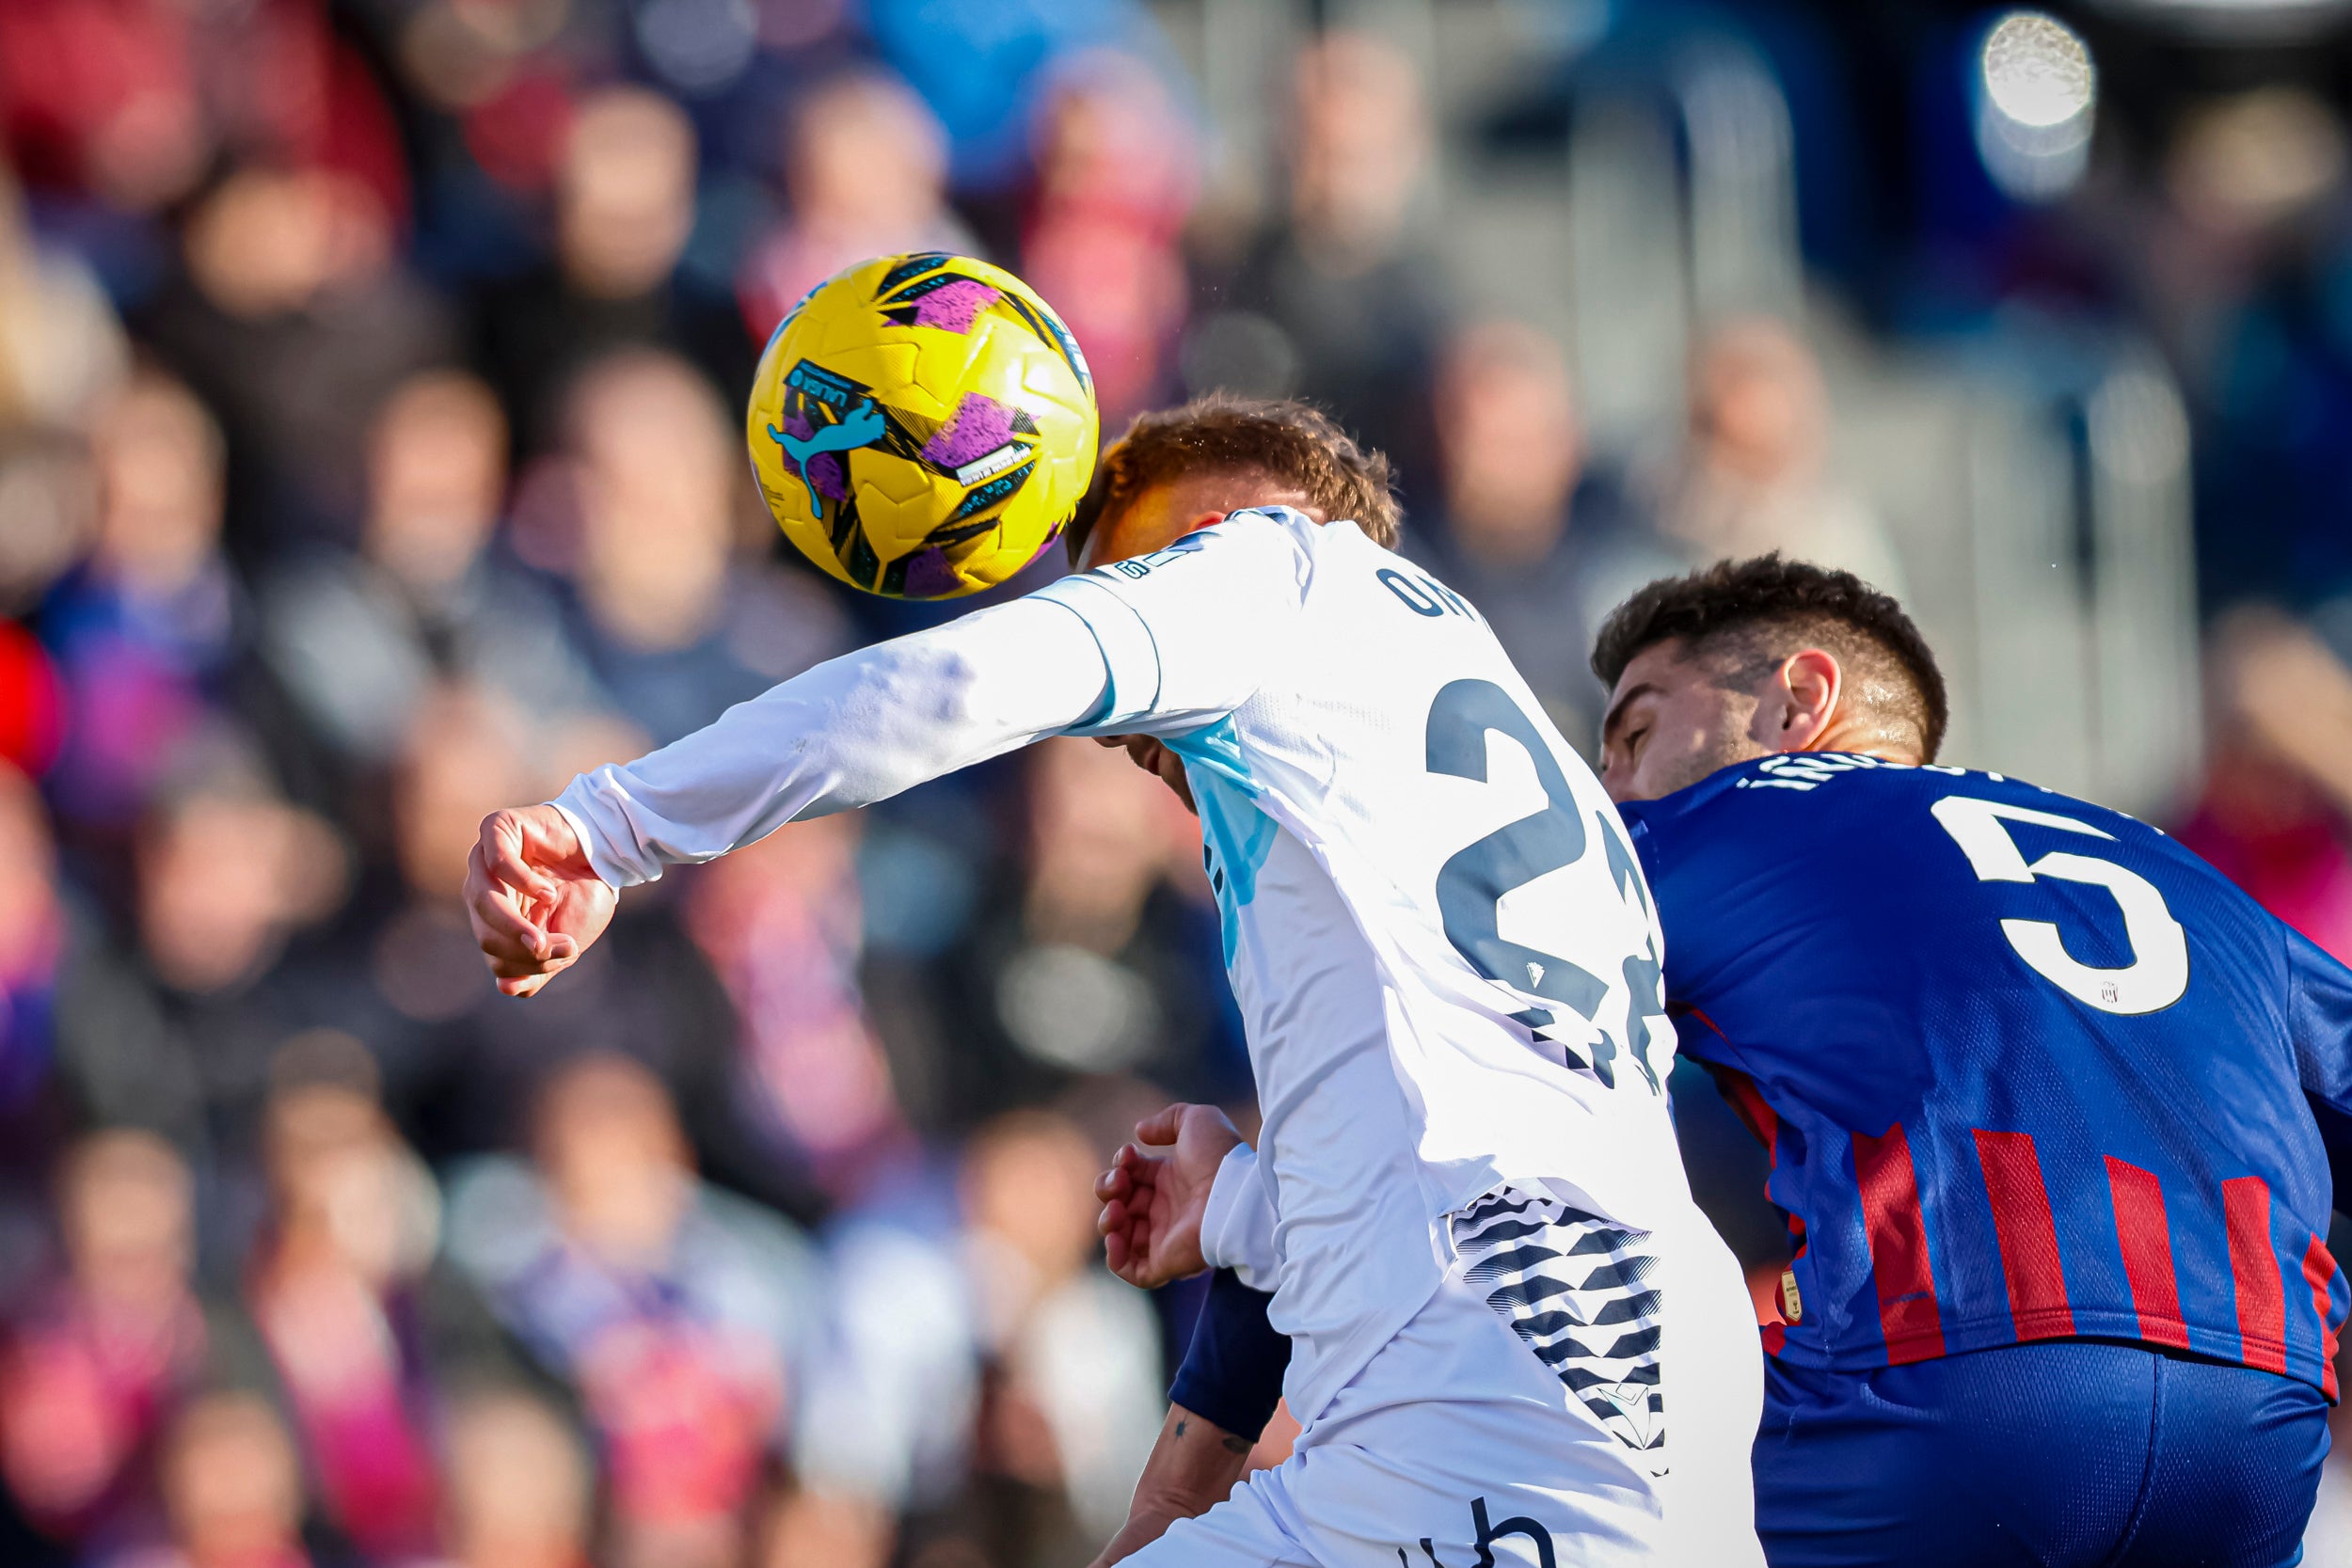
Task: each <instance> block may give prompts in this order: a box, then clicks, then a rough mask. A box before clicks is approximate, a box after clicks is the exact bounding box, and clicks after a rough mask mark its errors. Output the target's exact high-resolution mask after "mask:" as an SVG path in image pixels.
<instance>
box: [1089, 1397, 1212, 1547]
mask: <svg viewBox="0 0 2352 1568" xmlns="http://www.w3.org/2000/svg"><path fill="white" fill-rule="evenodd" d="M1251 1446H1252V1445H1251V1443H1250V1441H1249V1439H1248V1438H1247V1437H1244V1436H1242V1435H1241V1434H1240V1433H1232V1432H1228V1431H1226V1430H1225V1429H1224V1428H1223V1427H1221V1426H1218V1425H1217V1424H1216V1422H1215V1421H1212V1420H1210V1419H1209V1418H1207V1417H1205V1416H1202V1415H1200V1414H1199V1413H1197V1412H1195V1411H1190V1410H1186V1409H1185V1408H1184V1406H1183V1405H1181V1404H1172V1405H1170V1406H1168V1419H1167V1420H1165V1421H1163V1422H1161V1423H1160V1436H1159V1441H1158V1442H1156V1443H1154V1444H1152V1457H1151V1459H1150V1460H1149V1461H1147V1462H1146V1463H1145V1465H1144V1466H1143V1479H1142V1480H1140V1481H1136V1496H1135V1500H1134V1501H1133V1502H1131V1503H1129V1504H1128V1505H1127V1522H1126V1523H1125V1524H1123V1525H1121V1526H1120V1527H1119V1533H1118V1534H1117V1535H1114V1536H1112V1537H1111V1544H1109V1545H1107V1546H1105V1547H1104V1548H1103V1550H1102V1554H1101V1555H1100V1556H1098V1557H1096V1558H1095V1560H1094V1561H1093V1562H1092V1564H1090V1565H1089V1568H1110V1565H1111V1564H1112V1563H1114V1562H1117V1561H1119V1560H1120V1559H1121V1558H1126V1557H1132V1556H1134V1555H1135V1554H1136V1553H1137V1552H1139V1551H1141V1550H1143V1548H1144V1547H1146V1546H1149V1545H1150V1544H1152V1542H1154V1541H1157V1540H1158V1539H1159V1538H1160V1537H1161V1536H1163V1535H1166V1534H1167V1533H1168V1526H1170V1525H1172V1524H1174V1523H1175V1522H1176V1521H1177V1520H1179V1519H1190V1518H1193V1517H1195V1516H1197V1515H1199V1514H1202V1513H1207V1512H1208V1511H1209V1510H1210V1509H1212V1508H1215V1507H1216V1505H1217V1504H1219V1503H1221V1502H1223V1501H1224V1500H1225V1498H1226V1497H1227V1496H1228V1495H1229V1494H1230V1493H1232V1490H1233V1486H1234V1483H1236V1482H1237V1481H1240V1480H1241V1478H1242V1476H1243V1475H1244V1474H1246V1473H1247V1472H1248V1468H1249V1449H1250V1448H1251Z"/></svg>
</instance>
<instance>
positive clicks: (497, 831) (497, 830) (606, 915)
mask: <svg viewBox="0 0 2352 1568" xmlns="http://www.w3.org/2000/svg"><path fill="white" fill-rule="evenodd" d="M618 896H619V895H617V894H615V893H614V892H613V890H612V884H611V883H609V882H607V881H606V880H605V879H603V878H601V877H599V876H597V875H596V867H594V866H592V865H590V864H589V863H588V851H587V850H586V848H584V847H582V846H581V844H580V835H579V834H578V833H575V832H572V825H571V823H569V822H568V821H566V820H565V819H564V814H563V813H562V812H560V811H557V810H556V809H555V808H554V807H553V806H518V807H516V808H515V809H513V810H511V811H494V812H492V813H491V814H490V815H489V816H485V817H484V818H483V819H482V838H481V841H480V842H479V843H477V844H475V846H474V847H473V853H472V855H471V856H470V857H469V859H468V861H467V863H466V913H467V914H468V916H469V917H470V918H471V919H472V921H473V935H474V940H475V941H476V942H480V943H481V944H482V951H483V953H484V955H485V957H487V958H489V960H490V973H491V974H495V975H497V976H498V982H499V990H502V991H504V992H505V993H506V994H507V995H509V996H530V995H532V994H533V993H534V992H536V991H537V990H539V988H540V987H542V986H544V985H546V984H547V983H548V981H549V980H551V979H553V978H554V977H555V976H556V975H558V974H562V973H563V972H564V970H566V969H569V968H570V967H571V966H572V965H573V964H575V963H577V962H578V961H579V960H580V955H581V954H582V953H585V952H586V951H588V947H589V944H590V943H591V942H595V941H596V938H598V937H599V936H601V935H603V934H604V928H605V927H606V926H608V925H610V924H611V923H612V906H613V904H614V902H615V901H616V899H617V898H618Z"/></svg>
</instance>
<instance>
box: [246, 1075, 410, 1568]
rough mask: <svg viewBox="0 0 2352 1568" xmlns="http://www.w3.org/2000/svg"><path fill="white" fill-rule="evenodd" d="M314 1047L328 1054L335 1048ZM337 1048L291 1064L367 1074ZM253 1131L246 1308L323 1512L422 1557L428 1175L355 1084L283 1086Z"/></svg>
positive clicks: (376, 1554)
mask: <svg viewBox="0 0 2352 1568" xmlns="http://www.w3.org/2000/svg"><path fill="white" fill-rule="evenodd" d="M315 1040H316V1037H312V1041H315ZM312 1041H306V1042H304V1043H312ZM317 1043H318V1044H326V1045H328V1046H329V1049H330V1051H331V1048H332V1042H331V1037H330V1040H329V1041H318V1042H317ZM341 1043H342V1046H343V1047H344V1049H343V1050H342V1051H340V1052H333V1054H335V1055H340V1056H342V1058H343V1059H342V1062H340V1063H318V1062H310V1063H296V1064H294V1065H295V1066H297V1067H300V1068H309V1069H311V1070H320V1069H323V1068H326V1067H330V1066H331V1067H333V1068H334V1069H336V1070H338V1071H339V1072H340V1074H341V1075H342V1076H343V1077H344V1078H346V1079H361V1078H363V1077H364V1075H365V1073H366V1072H367V1070H368V1064H367V1062H366V1058H365V1056H364V1053H361V1052H360V1048H359V1047H358V1042H356V1041H351V1040H349V1039H348V1037H343V1039H342V1042H341ZM311 1054H313V1055H314V1056H315V1055H316V1054H318V1052H317V1051H316V1049H315V1046H314V1049H313V1052H312V1053H311ZM283 1065H285V1059H284V1058H282V1057H281V1068H282V1066H283ZM263 1136H264V1142H263V1150H264V1159H265V1162H266V1165H267V1172H268V1180H269V1194H270V1218H269V1222H268V1224H267V1226H266V1227H265V1230H264V1235H263V1237H262V1243H261V1245H260V1247H259V1249H258V1250H257V1252H256V1255H255V1257H254V1258H253V1259H252V1261H251V1263H250V1264H249V1265H248V1268H247V1271H246V1302H247V1304H248V1306H249V1307H250V1310H251V1312H252V1316H253V1322H254V1323H255V1325H256V1326H257V1328H258V1329H259V1331H260V1334H261V1338H262V1343H263V1344H264V1346H265V1347H266V1348H267V1351H268V1354H269V1359H270V1362H271V1364H272V1366H273V1367H274V1369H275V1370H276V1373H277V1378H278V1384H279V1385H280V1386H282V1388H283V1389H284V1391H285V1396H286V1404H287V1406H288V1408H289V1409H290V1410H291V1411H292V1413H293V1416H294V1425H295V1428H296V1429H297V1430H298V1431H299V1432H300V1433H301V1436H302V1446H303V1449H304V1452H305V1454H306V1456H307V1457H308V1459H309V1464H310V1472H311V1475H312V1478H313V1481H314V1483H315V1485H316V1487H317V1490H318V1494H319V1497H320V1500H321V1503H322V1505H323V1509H324V1512H325V1513H326V1517H327V1518H328V1519H329V1520H330V1521H332V1522H333V1523H334V1524H335V1525H336V1526H337V1527H338V1528H340V1529H341V1530H342V1532H343V1533H344V1534H345V1535H347V1536H348V1537H349V1538H350V1539H351V1541H352V1542H353V1543H354V1544H356V1545H358V1547H359V1549H360V1550H361V1551H363V1552H364V1553H366V1554H367V1555H368V1556H369V1557H371V1558H373V1559H376V1560H391V1561H399V1560H409V1559H415V1558H418V1557H421V1555H423V1554H424V1553H425V1552H427V1551H429V1550H430V1549H431V1548H432V1546H433V1544H434V1541H435V1537H436V1534H437V1497H436V1495H435V1481H434V1475H433V1461H432V1453H431V1450H430V1449H429V1447H428V1443H429V1440H430V1434H431V1433H432V1431H433V1426H434V1421H435V1418H436V1416H437V1411H436V1410H435V1400H434V1393H433V1387H432V1382H431V1379H432V1376H433V1374H434V1373H435V1372H436V1371H437V1370H440V1369H438V1368H436V1367H435V1366H434V1365H433V1364H432V1363H431V1361H430V1359H429V1352H430V1350H431V1349H437V1348H440V1347H437V1346H430V1345H429V1344H428V1341H427V1336H428V1334H429V1333H431V1331H432V1330H433V1329H434V1328H436V1327H439V1326H443V1325H439V1324H436V1323H433V1322H432V1321H431V1313H432V1308H431V1307H428V1306H427V1305H426V1304H425V1303H424V1301H423V1300H422V1299H421V1298H422V1289H421V1287H422V1283H423V1278H424V1275H425V1270H426V1265H427V1264H428V1263H429V1262H430V1260H431V1259H432V1257H433V1252H434V1246H435V1243H436V1239H437V1238H436V1235H435V1229H436V1219H437V1212H438V1202H437V1194H436V1192H435V1190H434V1185H433V1178H432V1176H431V1175H430V1174H429V1173H428V1172H427V1171H426V1170H425V1168H424V1167H423V1165H422V1164H420V1163H419V1162H418V1160H417V1158H416V1156H415V1155H414V1154H412V1153H410V1152H409V1151H408V1148H407V1147H406V1146H405V1144H403V1143H402V1142H401V1141H400V1138H399V1135H398V1134H397V1133H395V1132H393V1131H392V1128H391V1126H390V1124H389V1122H387V1121H386V1120H385V1118H384V1114H383V1112H382V1111H381V1110H380V1109H379V1108H378V1107H377V1105H376V1102H375V1100H374V1097H373V1093H372V1092H371V1088H370V1087H363V1086H362V1085H361V1084H360V1083H358V1082H340V1083H339V1082H334V1081H331V1080H325V1079H322V1080H320V1081H315V1082H299V1081H297V1082H295V1083H293V1084H291V1085H288V1086H285V1087H282V1088H280V1089H279V1090H278V1092H277V1093H276V1094H274V1095H273V1096H272V1097H271V1101H270V1105H269V1114H268V1120H267V1123H266V1127H265V1132H264V1135H263Z"/></svg>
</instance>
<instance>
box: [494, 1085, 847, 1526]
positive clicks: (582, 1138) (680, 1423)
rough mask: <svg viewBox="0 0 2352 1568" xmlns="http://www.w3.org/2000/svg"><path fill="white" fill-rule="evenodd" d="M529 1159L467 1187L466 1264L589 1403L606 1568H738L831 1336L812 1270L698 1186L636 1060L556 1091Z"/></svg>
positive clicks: (553, 1370)
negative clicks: (809, 1362) (823, 1337)
mask: <svg viewBox="0 0 2352 1568" xmlns="http://www.w3.org/2000/svg"><path fill="white" fill-rule="evenodd" d="M532 1155H533V1164H532V1167H531V1168H526V1167H523V1166H521V1165H519V1164H516V1163H514V1162H511V1161H508V1160H503V1159H493V1160H488V1161H485V1162H483V1163H482V1164H479V1165H477V1166H475V1167H474V1168H473V1169H472V1170H471V1171H470V1172H469V1173H468V1174H467V1175H465V1176H464V1177H462V1178H461V1179H460V1180H458V1182H457V1183H456V1185H455V1187H454V1188H453V1196H452V1212H451V1245H452V1249H453V1255H454V1257H455V1258H456V1259H457V1261H458V1263H459V1265H460V1266H461V1267H463V1268H464V1269H465V1270H466V1271H467V1272H468V1274H469V1275H470V1276H471V1277H472V1278H473V1279H474V1280H476V1281H477V1282H478V1283H479V1284H480V1286H481V1287H482V1289H483V1290H484V1291H485V1292H486V1293H487V1294H488V1296H489V1298H490V1301H491V1303H492V1306H493V1308H494V1309H495V1310H496V1311H497V1312H498V1314H499V1316H500V1317H501V1320H502V1321H503V1322H504V1323H506V1324H507V1326H508V1327H509V1328H510V1329H511V1330H512V1331H513V1332H514V1333H515V1334H516V1335H517V1336H518V1337H519V1338H521V1339H522V1341H523V1342H524V1344H525V1345H526V1346H527V1347H528V1348H529V1350H530V1352H531V1353H532V1355H533V1356H534V1357H535V1358H536V1359H537V1361H538V1362H539V1364H540V1365H541V1366H542V1367H543V1368H545V1369H546V1370H547V1371H548V1373H550V1374H551V1375H553V1376H555V1377H557V1378H559V1379H561V1380H563V1381H564V1383H565V1384H566V1385H567V1386H571V1387H572V1388H574V1389H576V1390H577V1391H578V1394H579V1397H580V1402H581V1405H582V1407H583V1408H584V1410H585V1411H586V1413H587V1416H588V1420H589V1423H590V1425H591V1427H592V1428H593V1430H594V1432H595V1433H596V1441H597V1443H598V1446H599V1448H600V1449H601V1450H602V1453H603V1457H604V1465H605V1470H606V1474H607V1475H608V1477H609V1478H610V1481H609V1492H608V1507H609V1512H610V1528H611V1531H612V1543H611V1544H612V1550H611V1560H612V1561H613V1562H614V1563H616V1564H619V1565H620V1568H650V1565H654V1564H660V1565H661V1568H700V1565H704V1564H713V1565H731V1564H733V1563H735V1562H737V1561H739V1559H740V1556H741V1553H742V1551H743V1550H744V1546H745V1531H746V1528H747V1527H748V1524H749V1510H750V1508H751V1506H752V1504H753V1502H754V1500H755V1492H756V1488H757V1485H758V1482H759V1480H760V1476H761V1471H762V1467H763V1465H765V1464H766V1462H767V1460H768V1458H769V1456H771V1454H779V1453H781V1451H782V1447H783V1441H784V1438H785V1436H786V1434H787V1433H788V1431H789V1429H790V1411H791V1401H792V1397H793V1395H794V1393H795V1391H796V1387H797V1380H798V1378H799V1377H800V1376H801V1375H802V1374H803V1371H804V1370H805V1364H804V1356H805V1354H806V1352H807V1351H808V1350H809V1349H810V1348H812V1347H813V1345H814V1343H815V1339H814V1336H815V1334H816V1332H817V1330H818V1326H819V1316H818V1314H819V1311H820V1295H819V1291H818V1277H817V1274H816V1269H817V1258H816V1255H815V1252H814V1250H813V1249H812V1248H811V1247H810V1246H809V1244H808V1243H807V1242H806V1241H805V1240H804V1239H803V1237H802V1236H800V1235H799V1234H798V1233H797V1232H796V1231H794V1230H793V1229H792V1228H791V1227H789V1226H788V1225H787V1223H786V1222H784V1221H783V1220H781V1219H779V1218H777V1217H776V1216H774V1215H771V1214H769V1213H766V1212H762V1211H760V1210H758V1209H755V1208H754V1207H752V1206H751V1205H749V1204H746V1203H745V1202H743V1201H742V1200H741V1199H739V1198H735V1197H731V1196H726V1195H724V1194H722V1193H720V1192H718V1191H717V1190H715V1189H713V1188H710V1187H708V1186H706V1185H704V1184H703V1183H702V1182H700V1181H698V1180H696V1179H695V1176H694V1173H693V1166H692V1157H691V1150H690V1149H689V1148H688V1145H687V1143H686V1139H685V1135H684V1133H683V1132H682V1131H681V1130H680V1128H679V1125H678V1121H677V1116H676V1112H675V1109H674V1107H673V1105H672V1103H671V1101H670V1097H669V1094H668V1092H667V1091H666V1090H665V1089H664V1088H663V1087H662V1085H661V1084H660V1080H658V1079H656V1078H655V1077H654V1076H653V1075H652V1074H651V1073H649V1072H647V1071H646V1070H645V1069H644V1068H642V1067H640V1066H638V1065H637V1064H636V1063H634V1062H631V1061H629V1060H628V1059H627V1058H624V1057H618V1056H609V1055H590V1056H585V1057H582V1058H580V1060H578V1061H576V1062H574V1063H573V1064H571V1065H570V1066H568V1067H566V1068H564V1069H561V1070H560V1071H558V1072H557V1073H556V1074H555V1075H554V1076H553V1077H552V1079H550V1081H549V1082H548V1085H547V1086H546V1088H545V1089H544V1090H543V1091H542V1093H541V1094H540V1096H539V1099H538V1103H537V1106H536V1109H535V1112H534V1115H533V1134H532Z"/></svg>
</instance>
